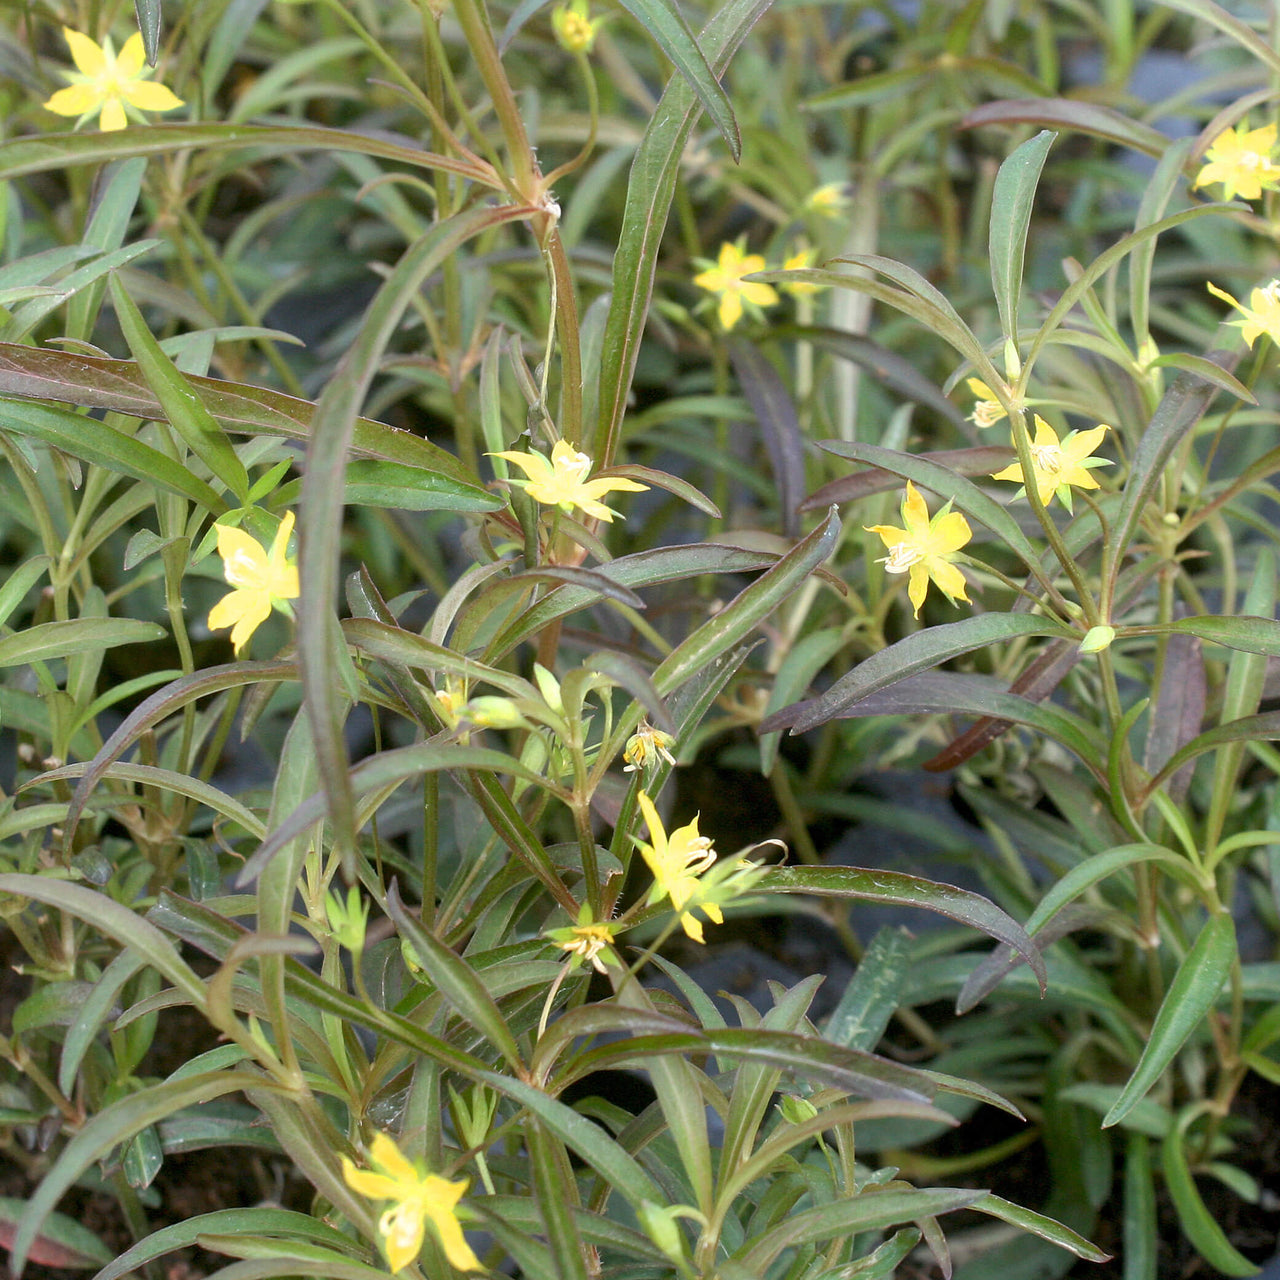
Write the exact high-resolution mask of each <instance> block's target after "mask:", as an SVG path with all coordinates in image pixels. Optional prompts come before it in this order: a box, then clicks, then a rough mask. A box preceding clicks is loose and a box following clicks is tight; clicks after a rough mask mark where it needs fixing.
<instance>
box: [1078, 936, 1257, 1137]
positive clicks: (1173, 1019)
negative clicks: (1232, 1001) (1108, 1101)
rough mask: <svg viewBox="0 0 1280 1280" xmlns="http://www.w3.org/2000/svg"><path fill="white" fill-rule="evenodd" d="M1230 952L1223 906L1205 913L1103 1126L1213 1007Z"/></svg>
mask: <svg viewBox="0 0 1280 1280" xmlns="http://www.w3.org/2000/svg"><path fill="white" fill-rule="evenodd" d="M1236 956H1237V951H1236V929H1235V925H1234V924H1233V923H1232V920H1231V916H1230V915H1229V914H1227V913H1226V912H1222V913H1220V914H1217V915H1213V916H1210V917H1209V919H1208V920H1207V921H1206V922H1205V926H1204V928H1203V929H1201V930H1200V936H1199V937H1198V938H1196V940H1195V943H1194V945H1193V946H1192V948H1191V950H1190V951H1188V952H1187V954H1186V956H1185V957H1184V959H1183V961H1182V963H1181V964H1180V965H1179V966H1178V972H1177V973H1176V974H1175V975H1174V979H1173V981H1172V982H1171V983H1170V984H1169V990H1168V991H1167V992H1165V997H1164V1000H1163V1001H1162V1002H1161V1004H1160V1010H1159V1012H1158V1013H1157V1014H1156V1019H1155V1022H1154V1023H1153V1024H1152V1027H1151V1034H1150V1035H1149V1036H1148V1037H1147V1043H1146V1046H1145V1047H1144V1048H1143V1050H1142V1057H1141V1058H1139V1059H1138V1065H1137V1066H1136V1067H1135V1068H1134V1071H1133V1074H1132V1075H1131V1076H1130V1077H1129V1080H1128V1082H1127V1083H1126V1084H1125V1086H1124V1088H1123V1089H1122V1090H1121V1091H1120V1096H1119V1097H1118V1098H1117V1099H1116V1100H1115V1103H1114V1104H1113V1106H1112V1108H1111V1110H1110V1111H1108V1112H1107V1114H1106V1116H1105V1117H1104V1118H1103V1121H1102V1127H1103V1128H1104V1129H1105V1128H1108V1127H1109V1126H1111V1125H1113V1124H1116V1123H1117V1122H1118V1121H1120V1120H1122V1119H1123V1118H1124V1117H1125V1116H1126V1115H1127V1114H1128V1113H1129V1112H1130V1111H1131V1110H1132V1109H1133V1107H1134V1106H1135V1105H1136V1104H1137V1103H1138V1101H1139V1100H1140V1099H1142V1098H1143V1097H1145V1096H1146V1094H1147V1093H1148V1092H1149V1091H1150V1090H1151V1088H1152V1087H1153V1086H1154V1085H1155V1083H1156V1081H1157V1080H1159V1079H1160V1077H1161V1076H1162V1075H1164V1073H1165V1071H1166V1070H1167V1069H1168V1067H1169V1064H1170V1063H1171V1062H1172V1061H1173V1058H1174V1055H1175V1054H1177V1052H1178V1050H1179V1049H1181V1048H1182V1046H1183V1045H1184V1044H1185V1043H1186V1041H1187V1038H1188V1037H1189V1036H1190V1035H1191V1033H1192V1032H1193V1031H1194V1030H1195V1029H1196V1028H1197V1027H1198V1026H1200V1024H1201V1023H1202V1022H1203V1021H1204V1019H1205V1016H1206V1015H1207V1014H1208V1012H1209V1010H1210V1009H1211V1008H1212V1007H1213V1002H1214V1001H1215V1000H1216V999H1217V998H1218V992H1219V991H1221V990H1222V984H1223V983H1224V982H1225V981H1226V979H1227V974H1228V973H1229V972H1230V969H1231V963H1232V961H1233V960H1235V959H1236Z"/></svg>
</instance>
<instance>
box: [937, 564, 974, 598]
mask: <svg viewBox="0 0 1280 1280" xmlns="http://www.w3.org/2000/svg"><path fill="white" fill-rule="evenodd" d="M929 576H930V577H931V578H932V579H933V580H934V582H935V583H937V585H938V590H939V591H941V592H942V593H943V594H944V595H946V596H948V597H949V598H950V599H951V602H952V603H953V604H954V603H955V602H956V601H957V600H963V601H964V602H965V603H966V604H967V603H968V602H969V597H968V596H967V595H966V594H965V581H964V575H963V574H962V573H961V572H960V570H959V569H957V568H956V567H955V565H953V564H948V563H947V561H945V560H933V561H930V563H929Z"/></svg>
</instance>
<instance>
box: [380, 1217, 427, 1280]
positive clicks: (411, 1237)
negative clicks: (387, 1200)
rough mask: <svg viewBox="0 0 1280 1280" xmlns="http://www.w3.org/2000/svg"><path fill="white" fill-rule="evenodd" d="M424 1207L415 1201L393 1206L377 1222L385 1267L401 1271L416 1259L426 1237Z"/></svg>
mask: <svg viewBox="0 0 1280 1280" xmlns="http://www.w3.org/2000/svg"><path fill="white" fill-rule="evenodd" d="M424 1208H425V1206H423V1205H421V1204H419V1203H418V1202H417V1201H413V1202H406V1203H402V1204H397V1205H393V1206H392V1207H391V1208H390V1209H388V1210H387V1211H386V1213H384V1214H383V1215H382V1217H381V1218H380V1219H379V1220H378V1231H379V1233H380V1234H381V1236H382V1242H383V1245H384V1246H385V1247H386V1250H387V1265H388V1266H390V1268H391V1270H392V1271H403V1270H404V1269H405V1267H407V1266H409V1265H410V1264H412V1263H414V1262H416V1261H417V1259H418V1254H419V1253H421V1252H422V1240H423V1237H424V1236H425V1235H426V1221H425V1218H424Z"/></svg>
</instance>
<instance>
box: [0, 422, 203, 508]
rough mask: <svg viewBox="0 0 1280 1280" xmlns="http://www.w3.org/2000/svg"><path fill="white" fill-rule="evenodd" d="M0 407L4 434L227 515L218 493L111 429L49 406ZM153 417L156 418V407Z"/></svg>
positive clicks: (157, 453) (147, 447) (176, 464)
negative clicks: (26, 438)
mask: <svg viewBox="0 0 1280 1280" xmlns="http://www.w3.org/2000/svg"><path fill="white" fill-rule="evenodd" d="M0 404H2V405H3V408H4V420H5V430H6V431H10V432H13V433H14V434H16V435H23V436H30V437H31V438H32V439H35V440H43V441H44V443H45V444H51V445H53V446H54V447H55V448H57V449H60V450H62V452H63V453H69V454H70V455H71V456H72V457H73V458H80V459H82V460H83V461H85V462H91V463H93V464H94V465H95V466H99V467H103V468H105V469H106V470H107V471H114V472H116V473H117V474H119V475H126V476H131V477H132V478H133V479H135V480H145V481H147V482H148V483H150V484H154V485H156V486H157V487H159V488H161V489H167V490H168V491H169V492H170V493H177V494H181V495H182V496H183V497H184V498H190V499H191V500H192V501H193V502H195V503H197V504H199V506H201V507H203V508H204V509H205V510H206V511H211V512H213V514H214V515H221V514H222V513H223V512H224V511H226V510H227V504H226V503H225V502H224V501H223V500H222V498H221V497H220V496H219V495H218V494H217V492H216V491H215V490H213V489H211V488H210V487H209V486H208V485H207V484H205V482H204V481H203V480H201V479H199V477H197V476H194V475H192V474H191V472H190V471H188V470H187V468H186V467H184V466H183V465H182V464H181V463H180V462H175V461H174V460H173V459H172V458H170V457H167V456H166V455H165V454H163V453H161V452H160V450H159V449H153V448H152V447H151V446H150V445H149V444H143V443H142V441H141V440H135V439H134V438H133V437H132V436H127V435H125V434H124V432H122V431H119V430H117V429H116V428H115V427H113V426H111V425H110V424H109V423H105V422H100V421H99V420H98V419H96V418H89V417H86V416H85V415H84V414H80V413H70V412H68V411H67V410H66V409H55V408H54V407H53V406H51V405H44V404H24V403H23V402H21V401H19V400H4V401H0ZM156 411H157V415H158V414H159V406H158V405H157V406H156Z"/></svg>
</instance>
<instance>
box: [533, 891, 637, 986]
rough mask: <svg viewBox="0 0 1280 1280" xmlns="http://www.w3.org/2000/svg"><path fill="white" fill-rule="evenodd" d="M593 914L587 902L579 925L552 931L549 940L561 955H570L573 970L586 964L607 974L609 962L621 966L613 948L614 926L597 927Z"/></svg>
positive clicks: (549, 932) (600, 925)
mask: <svg viewBox="0 0 1280 1280" xmlns="http://www.w3.org/2000/svg"><path fill="white" fill-rule="evenodd" d="M590 911H591V908H590V907H588V906H587V904H586V903H585V902H584V903H583V904H582V911H581V912H580V913H579V916H578V919H579V923H578V924H571V925H568V926H567V927H566V928H563V929H548V930H547V934H546V936H547V937H548V938H550V939H551V940H552V941H553V942H554V943H555V944H556V945H557V946H558V947H559V948H560V950H561V951H567V952H568V953H569V968H570V970H573V969H576V968H577V967H578V966H579V965H580V964H583V963H584V962H585V963H586V964H589V965H590V966H591V967H592V968H593V969H594V970H595V971H596V972H597V973H607V972H608V970H607V969H606V968H605V964H604V962H605V960H608V961H610V962H611V963H613V964H620V963H621V961H619V959H618V957H617V955H616V954H615V952H614V950H613V947H612V946H611V943H612V942H613V926H612V925H608V924H596V923H593V922H592V921H591V916H590ZM602 956H603V959H602V958H601V957H602Z"/></svg>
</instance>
